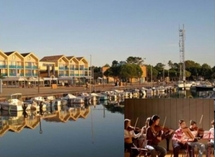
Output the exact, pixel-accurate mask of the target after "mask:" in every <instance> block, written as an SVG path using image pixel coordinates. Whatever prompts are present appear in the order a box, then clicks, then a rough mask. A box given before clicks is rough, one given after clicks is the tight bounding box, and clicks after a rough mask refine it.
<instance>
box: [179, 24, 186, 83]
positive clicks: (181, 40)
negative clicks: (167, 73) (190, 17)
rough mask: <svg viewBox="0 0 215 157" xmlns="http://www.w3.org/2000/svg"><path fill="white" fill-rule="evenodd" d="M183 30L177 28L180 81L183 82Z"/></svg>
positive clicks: (184, 78) (184, 76)
mask: <svg viewBox="0 0 215 157" xmlns="http://www.w3.org/2000/svg"><path fill="white" fill-rule="evenodd" d="M184 40H185V30H184V25H183V28H182V29H180V27H179V52H180V80H183V81H185V80H186V75H185V55H184V54H185V51H184Z"/></svg>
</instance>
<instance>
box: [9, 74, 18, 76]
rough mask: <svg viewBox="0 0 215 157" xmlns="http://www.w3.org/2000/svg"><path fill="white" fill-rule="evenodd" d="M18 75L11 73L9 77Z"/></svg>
mask: <svg viewBox="0 0 215 157" xmlns="http://www.w3.org/2000/svg"><path fill="white" fill-rule="evenodd" d="M16 75H17V74H16V73H9V76H16Z"/></svg>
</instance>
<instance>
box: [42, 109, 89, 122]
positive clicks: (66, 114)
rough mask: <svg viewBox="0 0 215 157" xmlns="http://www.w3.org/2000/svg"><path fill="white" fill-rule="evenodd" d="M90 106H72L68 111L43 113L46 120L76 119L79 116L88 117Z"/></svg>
mask: <svg viewBox="0 0 215 157" xmlns="http://www.w3.org/2000/svg"><path fill="white" fill-rule="evenodd" d="M89 112H90V108H89V107H88V108H84V109H82V108H72V109H70V110H68V111H56V112H54V113H52V114H45V115H43V119H44V120H45V121H50V122H64V123H65V122H67V121H68V120H73V121H76V120H77V119H78V118H86V117H87V116H88V115H89Z"/></svg>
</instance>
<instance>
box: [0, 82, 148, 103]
mask: <svg viewBox="0 0 215 157" xmlns="http://www.w3.org/2000/svg"><path fill="white" fill-rule="evenodd" d="M147 86H149V85H148V84H132V85H130V84H128V85H124V86H114V85H113V84H105V85H103V84H102V85H92V86H91V88H90V87H88V89H86V87H85V86H70V87H65V86H58V87H57V88H55V89H52V88H51V87H39V88H38V87H33V88H27V87H26V88H17V87H3V88H2V93H1V94H0V100H5V99H7V98H8V96H10V95H11V94H13V93H22V96H23V98H24V99H25V98H27V97H33V96H50V95H55V96H62V95H63V94H66V93H71V94H74V95H78V94H80V93H82V92H86V93H89V92H90V91H91V92H102V91H109V90H122V89H134V88H141V87H147Z"/></svg>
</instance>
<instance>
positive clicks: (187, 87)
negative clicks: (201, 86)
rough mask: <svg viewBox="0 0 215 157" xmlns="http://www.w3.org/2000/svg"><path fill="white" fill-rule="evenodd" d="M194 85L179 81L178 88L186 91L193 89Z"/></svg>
mask: <svg viewBox="0 0 215 157" xmlns="http://www.w3.org/2000/svg"><path fill="white" fill-rule="evenodd" d="M192 85H193V84H192V83H189V82H183V81H179V82H178V85H177V86H178V88H179V89H182V90H184V88H185V89H186V90H190V88H191V86H192Z"/></svg>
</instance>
